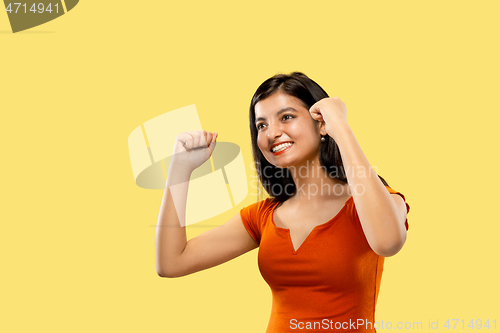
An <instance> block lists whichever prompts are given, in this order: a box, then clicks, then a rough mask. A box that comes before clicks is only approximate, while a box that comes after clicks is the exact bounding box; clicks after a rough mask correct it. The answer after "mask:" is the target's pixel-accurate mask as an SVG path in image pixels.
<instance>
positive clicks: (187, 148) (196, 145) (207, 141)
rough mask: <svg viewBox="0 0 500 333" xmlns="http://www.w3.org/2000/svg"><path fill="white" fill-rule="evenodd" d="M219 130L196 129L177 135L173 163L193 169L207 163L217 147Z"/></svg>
mask: <svg viewBox="0 0 500 333" xmlns="http://www.w3.org/2000/svg"><path fill="white" fill-rule="evenodd" d="M218 135H219V134H218V133H217V132H213V133H212V132H207V131H195V132H184V133H181V134H179V135H177V138H176V139H175V145H174V154H173V157H172V163H175V164H176V165H180V166H183V167H185V168H188V170H190V171H193V170H194V169H196V168H198V167H199V166H200V165H202V164H203V163H205V162H206V161H207V160H208V159H209V158H210V156H212V152H213V151H214V149H215V145H216V143H217V142H216V140H217V136H218Z"/></svg>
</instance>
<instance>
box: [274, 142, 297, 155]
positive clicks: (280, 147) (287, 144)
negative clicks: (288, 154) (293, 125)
mask: <svg viewBox="0 0 500 333" xmlns="http://www.w3.org/2000/svg"><path fill="white" fill-rule="evenodd" d="M291 145H292V144H291V143H289V142H288V143H283V144H281V145H279V146H276V147H274V148H273V149H272V151H273V153H277V152H280V151H282V150H283V149H286V148H288V147H290V146H291Z"/></svg>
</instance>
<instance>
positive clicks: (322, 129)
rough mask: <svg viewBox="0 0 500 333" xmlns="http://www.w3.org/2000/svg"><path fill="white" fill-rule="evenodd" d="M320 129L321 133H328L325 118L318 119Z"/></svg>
mask: <svg viewBox="0 0 500 333" xmlns="http://www.w3.org/2000/svg"><path fill="white" fill-rule="evenodd" d="M318 130H319V134H321V135H326V134H327V133H326V129H325V121H324V120H321V121H318Z"/></svg>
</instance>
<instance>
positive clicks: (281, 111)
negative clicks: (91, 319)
mask: <svg viewBox="0 0 500 333" xmlns="http://www.w3.org/2000/svg"><path fill="white" fill-rule="evenodd" d="M287 111H294V112H299V111H297V110H295V109H294V108H292V107H290V106H289V107H287V108H284V109H281V110H279V111H278V112H276V116H279V115H280V114H282V113H283V112H287ZM261 120H266V118H262V117H259V118H257V119H256V120H255V123H256V124H257V123H258V122H259V121H261Z"/></svg>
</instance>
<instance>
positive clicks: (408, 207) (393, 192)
mask: <svg viewBox="0 0 500 333" xmlns="http://www.w3.org/2000/svg"><path fill="white" fill-rule="evenodd" d="M385 188H387V190H388V191H389V193H391V194H398V195H400V196H401V197H402V198H403V200H404V202H405V205H406V221H405V227H406V230H408V228H409V225H408V213H409V212H410V205H408V203H407V202H406V199H405V196H404V195H403V194H402V193H401V192H398V191H394V190H393V189H392V188H390V187H389V186H386V187H385Z"/></svg>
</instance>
